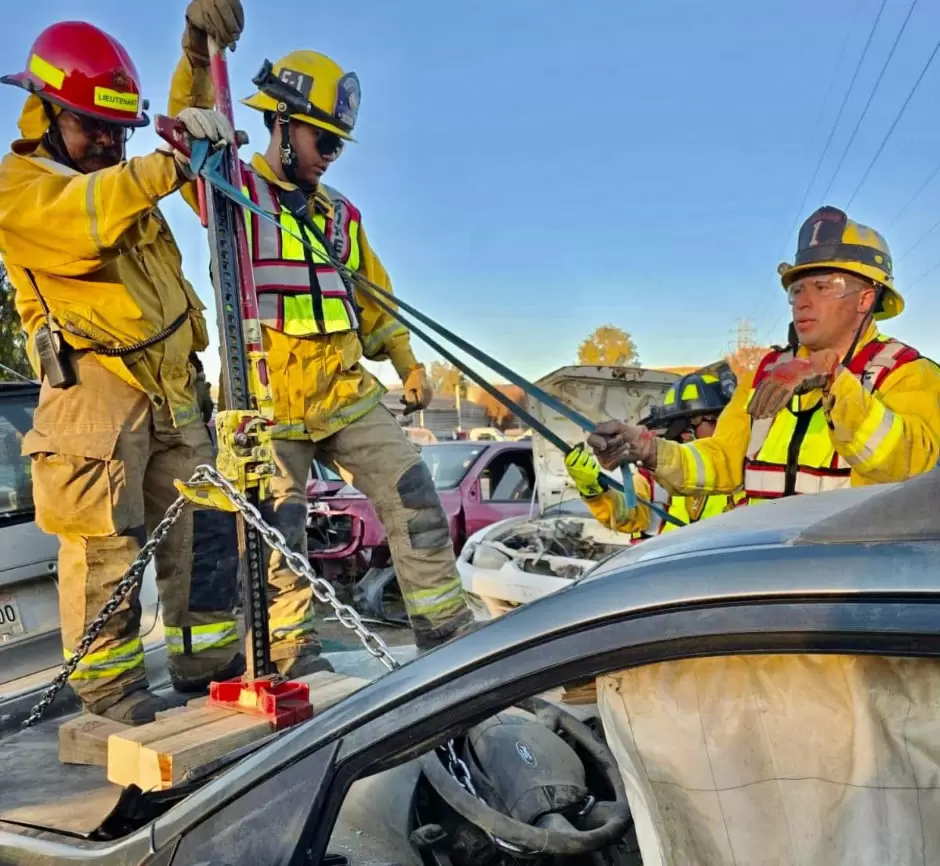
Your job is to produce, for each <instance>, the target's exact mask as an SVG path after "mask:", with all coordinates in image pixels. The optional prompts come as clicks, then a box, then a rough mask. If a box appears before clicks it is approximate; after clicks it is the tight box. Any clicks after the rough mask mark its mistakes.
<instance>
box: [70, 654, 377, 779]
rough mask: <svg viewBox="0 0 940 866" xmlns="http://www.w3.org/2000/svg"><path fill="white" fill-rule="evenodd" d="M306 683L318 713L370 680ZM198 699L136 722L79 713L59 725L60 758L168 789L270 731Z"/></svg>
mask: <svg viewBox="0 0 940 866" xmlns="http://www.w3.org/2000/svg"><path fill="white" fill-rule="evenodd" d="M301 682H305V683H307V684H308V685H309V686H310V702H311V704H313V707H314V713H318V712H322V711H323V710H325V709H328V708H329V707H331V706H332V705H333V704H335V703H337V702H339V701H340V700H342V699H343V698H344V697H346V696H347V695H349V694H351V693H352V692H354V691H357V690H358V689H360V688H362V687H363V686H364V685H367V684H368V681H367V680H363V679H360V678H358V677H348V676H344V675H342V674H334V673H327V672H322V673H316V674H311V675H310V676H308V677H303V678H302V679H301ZM206 703H207V698H197V699H195V700H193V701H190V702H189V704H187V705H186V706H185V707H177V708H174V709H172V710H167V711H166V712H163V713H159V714H158V718H157V720H156V721H153V722H150V723H149V724H147V725H140V726H138V727H129V726H127V725H121V724H120V723H118V722H112V721H110V720H109V719H102V718H99V717H98V716H91V715H83V716H79V717H77V718H76V719H73V720H72V721H70V722H66V723H65V724H63V725H62V726H60V729H59V758H60V760H61V761H63V762H67V763H84V764H98V765H101V766H106V767H107V773H108V780H109V781H111V782H113V783H114V784H116V785H121V786H126V785H137V786H138V787H139V788H141V789H142V790H144V791H153V790H166V789H167V788H170V787H172V786H173V785H175V784H179V783H180V782H181V781H182V780H183V779H184V777H185V776H186V774H187V773H188V772H190V771H192V770H198V768H200V767H203V768H204V767H206V766H207V765H209V764H212V763H213V762H214V761H216V760H217V759H219V758H222V757H224V756H225V755H227V754H229V753H230V752H232V751H234V750H236V749H239V748H241V747H243V746H246V745H248V744H250V743H253V742H255V741H257V740H259V739H261V738H262V737H265V736H267V735H268V734H270V733H271V731H272V728H271V726H270V724H269V722H268V721H267V720H265V719H263V718H261V717H259V716H253V715H250V714H248V713H239V712H234V711H232V710H224V709H217V708H215V707H209V706H206Z"/></svg>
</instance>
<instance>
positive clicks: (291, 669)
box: [274, 655, 333, 680]
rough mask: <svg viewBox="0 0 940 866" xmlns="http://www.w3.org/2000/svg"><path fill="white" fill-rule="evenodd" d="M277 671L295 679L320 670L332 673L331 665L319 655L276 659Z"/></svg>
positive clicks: (283, 675) (290, 678)
mask: <svg viewBox="0 0 940 866" xmlns="http://www.w3.org/2000/svg"><path fill="white" fill-rule="evenodd" d="M274 664H275V665H276V666H277V672H278V673H279V674H280V675H281V676H282V677H287V679H289V680H296V679H299V678H300V677H306V676H309V675H310V674H316V673H319V672H321V671H329V672H330V673H333V665H331V664H330V663H329V661H327V659H325V658H323V656H319V655H303V656H293V657H291V658H287V659H278V660H277V661H275V662H274Z"/></svg>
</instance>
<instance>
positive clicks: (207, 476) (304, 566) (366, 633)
mask: <svg viewBox="0 0 940 866" xmlns="http://www.w3.org/2000/svg"><path fill="white" fill-rule="evenodd" d="M201 481H204V482H208V483H209V484H212V485H213V486H214V487H217V488H218V489H219V490H221V491H222V492H223V493H224V494H225V495H226V496H227V497H228V498H229V500H230V501H231V502H232V504H233V505H234V506H235V507H236V508H237V509H238V511H239V512H240V513H241V515H242V517H244V518H245V522H246V523H248V524H250V525H251V526H253V527H254V528H255V529H257V530H258V532H259V533H260V534H261V537H262V538H263V539H264V541H265V543H266V544H267V545H268V546H269V547H271V548H273V549H274V550H276V551H277V552H278V553H280V554H281V556H283V557H284V561H285V562H286V563H287V566H288V568H290V570H291V571H293V572H294V574H296V575H297V576H298V577H302V578H305V579H306V580H308V581H309V582H310V586H311V587H312V588H313V594H314V595H315V596H316V597H317V599H318V600H319V601H321V602H323V603H324V604H328V605H329V606H330V607H331V608H333V610H334V611H335V613H336V618H337V620H338V621H339V622H340V623H341V624H342V625H343V626H344V627H345V628H348V629H349V630H350V631H353V632H355V633H356V636H357V637H358V638H359V640H360V641H361V642H362V645H363V646H364V647H365V648H366V651H367V652H368V653H369V654H370V655H371V656H373V657H374V658H377V659H378V660H379V661H380V662H382V664H384V665H385V667H386V668H388V669H389V670H394V669H395V668H397V667H398V666H399V665H398V662H397V661H396V659H395V657H394V656H393V655H392V653H391V651H390V650H389V648H388V645H387V644H386V643H385V641H384V640H382V638H381V637H379V636H378V635H377V634H376V633H375V632H373V631H370V630H369V628H368V627H367V626H366V625H365V623H364V622H363V621H362V617H360V616H359V614H358V613H357V612H356V610H354V609H353V608H352V607H350V606H349V605H348V604H344V603H343V602H341V601H340V600H339V599H338V598H337V597H336V590H334V589H333V586H332V584H331V583H330V582H329V581H327V580H324V579H323V578H322V577H319V576H318V575H317V573H316V572H315V571H314V570H313V568H312V567H311V565H310V562H309V561H308V560H307V558H306V557H304V556H302V555H301V554H299V553H295V552H294V551H292V550H291V549H290V548H289V547H288V546H287V540H286V539H285V538H284V536H283V535H282V534H281V533H280V532H279V531H278V530H277V529H275V528H274V527H273V526H269V525H268V524H267V523H266V522H265V521H264V518H262V516H261V512H260V511H258V509H257V508H255V507H254V505H252V504H251V503H250V502H249V501H248V500H247V499H246V498H245V497H244V496H243V495H242V494H241V493H240V492H239V491H238V489H237V488H236V487H235V486H234V485H233V484H232V483H231V482H230V481H229V480H228V479H227V478H225V476H224V475H222V474H220V473H219V471H218V470H217V469H216V468H215V467H214V466H207V465H205V464H203V465H200V466H197V467H196V471H195V473H194V474H193V477H192V478H190V480H189V484H198V483H199V482H201ZM186 504H187V500H186V499H185V498H184V497H183V496H180V497H179V498H178V499H177V500H176V501H175V502H174V503H173V504H172V505H171V506H170V507H169V508H168V509H167V511H166V514H164V516H163V519H162V520H161V521H160V522H159V523H158V524H157V527H156V529H154V531H153V533H152V534H151V536H150V538H148V539H147V542H146V544H144V546H143V547H142V548H141V549H140V552H139V553H138V554H137V557H136V558H135V559H134V562H133V563H131V567H130V568H129V569H128V570H127V572H126V573H125V574H124V576H123V577H122V578H121V580H120V581H118V584H117V586H115V587H114V592H112V593H111V596H110V598H109V599H108V600H107V601H106V602H105V603H104V606H103V607H102V608H101V610H100V611H99V612H98V615H97V616H96V617H95V618H94V619H93V620H92V621H91V624H90V625H89V626H88V629H87V630H86V631H85V634H84V635H83V636H82V639H81V640H80V641H79V642H78V646H76V647H75V650H74V651H73V652H72V654H71V656H70V657H69V659H68V661H66V662H65V664H64V665H62V668H61V669H60V671H59V673H58V674H56V677H55V679H54V680H53V681H52V682H51V683H50V684H49V686H48V688H47V689H46V690H45V691H44V692H43V693H42V695H41V696H40V698H39V701H38V702H37V703H36V705H35V706H34V707H33V708H32V709H31V710H30V712H29V716H28V717H27V718H26V720H25V721H24V722H23V724H22V725H21V729H22V730H26V729H27V728H31V727H32V726H33V725H35V724H36V722H38V721H39V720H40V719H41V718H42V717H43V715H44V714H45V712H46V710H47V709H48V708H49V706H50V705H51V704H52V702H53V700H55V696H56V695H57V694H58V693H59V692H60V691H61V690H62V689H63V688H64V686H65V684H66V683H67V682H68V679H69V677H70V676H71V675H72V674H73V673H75V669H76V668H77V667H78V665H79V664H80V663H81V661H82V659H83V658H84V657H85V656H86V655H87V654H88V651H89V649H90V648H91V645H92V644H93V643H94V642H95V641H96V640H97V639H98V637H99V635H100V634H101V631H102V629H103V628H104V627H105V625H107V623H108V620H110V619H111V617H112V616H114V613H115V611H116V610H117V609H118V607H120V605H121V603H122V602H123V601H124V599H125V598H126V597H127V594H128V593H129V592H130V591H131V590H132V589H133V588H134V587H135V586H136V585H137V584H138V583H139V582H140V581H141V579H142V578H143V576H144V571H146V569H147V566H148V565H149V564H150V561H151V560H152V559H153V555H154V552H155V551H156V549H157V547H158V546H159V545H160V543H161V542H162V541H163V540H164V539H165V538H166V536H167V534H168V533H169V531H170V529H171V527H172V526H173V524H174V523H176V521H177V520H179V519H180V515H181V514H182V513H183V509H184V508H185V507H186Z"/></svg>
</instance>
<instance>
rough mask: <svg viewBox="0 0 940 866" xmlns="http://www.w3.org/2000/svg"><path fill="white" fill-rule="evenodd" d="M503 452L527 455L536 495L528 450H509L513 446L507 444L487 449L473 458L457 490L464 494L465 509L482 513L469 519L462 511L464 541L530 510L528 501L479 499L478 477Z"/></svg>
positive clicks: (516, 448)
mask: <svg viewBox="0 0 940 866" xmlns="http://www.w3.org/2000/svg"><path fill="white" fill-rule="evenodd" d="M507 453H513V454H527V455H528V457H529V469H530V472H531V478H532V482H533V495H534V496H537V495H538V494H537V492H536V490H535V488H536V487H537V485H538V479H537V478H536V475H535V457H534V455H533V453H532V449H531V447H529V448H527V447H524V446H521V447H513V445H511V444H508V443H507V444H506V445H503V444H502V443H500V447H497V448H490V449H487V450H486V451H484V452H483V454H481V455H480V457H478V458H477V460H476V462H475V463H474V465H473V467H472V469H471V471H470V472H469V473H467V477H466V478H464V481H463V483H462V484H461V488H462V489H463V491H464V494H463V496H464V501H465V502H467V503H468V506H469V505H472V508H473V510H474V511H476V512H481V513H482V515H481V516H480V517H475V516H474V517H471V515H470V514H469V513H467V511H466V510H465V513H464V521H465V525H466V537H467V538H469V537H470V536H471V535H473V534H474V533H476V532H479V531H480V530H481V529H485V528H486V527H487V526H492V525H493V524H494V523H499V522H500V521H501V520H507V519H508V518H511V517H523V516H525V515H527V514H528V513H529V511H530V510H531V508H532V502H531V501H529V502H506V501H496V500H492V499H483V491H482V488H481V484H480V476H481V475H482V474H483V473H484V472H485V471H486V469H487V467H488V466H489V465H490V463H492V461H494V460H497V459H499V458H500V457H501V456H502V455H504V454H507Z"/></svg>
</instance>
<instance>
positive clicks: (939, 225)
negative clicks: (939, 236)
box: [894, 220, 940, 265]
mask: <svg viewBox="0 0 940 866" xmlns="http://www.w3.org/2000/svg"><path fill="white" fill-rule="evenodd" d="M938 228H940V220H937V221H936V222H935V223H934V224H933V225H932V226H931V227H930V228H929V229H927V231H925V232H924V233H923V234H922V235H921V236H920V237H919V238H918V239H917V240H916V241H915V242H914V244H913V245H912V246H910V247H908V248H907V249H906V250H905V251H904V252H903V253H902V254H901V256H900V258H897V259H895V260H894V263H895V264H896V265H897V264H900V263H901V262H902V261H904V259H906V258H907V257H908V256H909V255H910V254H911V253H912V252H914V250H916V249H917V248H918V247H919V246H920V245H921V243H923V242H924V241H925V240H926V239H927V238H928V237H929V236H930V235H932V234H933V233H934V232H935V231H936V230H937V229H938Z"/></svg>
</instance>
